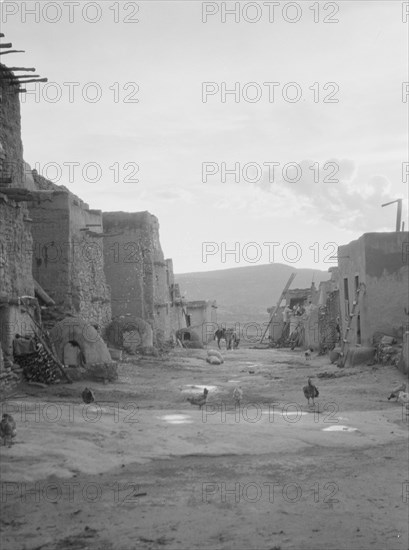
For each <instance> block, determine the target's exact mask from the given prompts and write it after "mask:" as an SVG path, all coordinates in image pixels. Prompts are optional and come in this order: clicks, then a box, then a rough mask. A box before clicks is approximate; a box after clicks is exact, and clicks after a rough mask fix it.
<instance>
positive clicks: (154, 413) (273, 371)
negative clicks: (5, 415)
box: [0, 349, 409, 550]
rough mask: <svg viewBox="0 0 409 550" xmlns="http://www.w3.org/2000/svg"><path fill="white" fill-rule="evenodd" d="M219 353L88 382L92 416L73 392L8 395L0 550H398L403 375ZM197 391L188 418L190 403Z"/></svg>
mask: <svg viewBox="0 0 409 550" xmlns="http://www.w3.org/2000/svg"><path fill="white" fill-rule="evenodd" d="M224 355H225V363H224V364H223V365H221V366H215V365H209V364H208V363H206V362H205V357H206V351H205V350H175V351H173V352H171V353H170V354H169V355H166V356H163V357H161V358H158V359H149V360H148V359H147V358H140V359H136V358H133V359H132V360H131V359H130V360H129V361H126V362H124V363H121V364H120V367H119V380H118V381H117V382H116V383H114V384H108V385H103V384H90V387H92V389H93V390H94V392H95V395H96V401H97V402H96V403H94V404H92V405H84V404H83V403H82V400H81V391H82V389H83V388H84V386H85V385H86V384H84V383H78V382H77V383H74V384H71V385H66V384H60V385H55V386H52V387H49V388H46V389H43V388H38V387H34V386H28V385H23V386H21V387H20V388H19V389H18V390H16V394H15V395H13V396H12V397H11V398H10V399H8V400H7V401H6V402H4V403H3V404H2V407H3V412H5V411H8V412H11V414H13V416H14V418H15V420H16V422H17V437H16V440H15V444H14V445H13V446H12V447H11V448H8V447H4V446H2V447H1V449H0V452H1V455H0V464H1V472H2V477H1V506H2V514H1V530H0V541H1V548H2V550H23V549H27V550H28V549H30V550H34V549H38V550H39V549H42V550H51V549H58V550H68V549H69V550H77V549H78V550H83V549H90V550H131V549H152V550H154V549H159V548H162V549H166V550H172V549H175V550H190V549H192V550H193V549H196V548H197V549H200V550H213V549H234V550H251V549H263V550H272V549H275V550H278V549H282V550H284V549H296V550H301V549H302V550H320V549H325V550H344V549H345V550H347V549H348V550H355V549H359V550H361V549H369V548H370V549H372V550H385V549H391V550H392V549H393V550H394V549H399V550H401V549H402V550H408V548H409V544H408V500H409V475H408V424H409V422H408V418H409V417H408V416H407V415H406V410H405V409H404V408H403V407H402V405H400V404H399V403H396V402H394V401H393V400H391V401H388V400H387V397H388V395H389V393H388V392H389V391H390V390H391V388H392V387H393V386H394V385H395V384H396V383H400V382H403V381H404V376H403V375H402V374H401V373H400V372H399V371H398V370H397V369H395V368H394V367H391V366H379V365H378V366H375V367H369V366H362V367H355V368H345V369H338V368H337V367H336V366H334V365H331V364H330V363H329V360H328V358H327V357H317V356H316V354H313V356H312V359H311V361H306V360H305V357H304V354H303V353H302V352H300V351H293V352H291V351H288V350H255V349H239V350H234V351H228V352H225V353H224ZM308 376H312V377H313V382H314V383H315V385H316V386H317V387H318V389H319V392H320V394H319V397H318V398H317V399H316V404H315V407H313V406H309V405H308V403H307V400H306V399H305V397H304V395H303V391H302V388H303V386H304V385H305V384H306V382H307V377H308ZM238 385H240V386H241V388H242V390H243V401H242V403H241V405H240V407H239V408H237V407H236V408H235V406H234V402H233V398H232V392H233V390H234V388H235V387H236V386H238ZM203 387H207V388H208V389H209V396H208V403H207V405H206V406H205V407H204V408H203V409H202V410H201V411H200V410H199V408H198V407H194V406H192V405H191V404H190V403H189V402H187V397H189V396H191V395H198V394H199V393H200V392H201V391H202V390H203Z"/></svg>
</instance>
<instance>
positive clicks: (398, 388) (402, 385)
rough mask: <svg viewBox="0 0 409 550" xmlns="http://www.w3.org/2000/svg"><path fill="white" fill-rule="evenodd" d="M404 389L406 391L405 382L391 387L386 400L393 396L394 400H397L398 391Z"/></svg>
mask: <svg viewBox="0 0 409 550" xmlns="http://www.w3.org/2000/svg"><path fill="white" fill-rule="evenodd" d="M404 391H406V384H401V385H400V386H397V387H396V388H393V390H392V392H391V394H390V396H389V397H388V401H390V400H391V399H392V398H395V401H397V400H398V397H399V392H404Z"/></svg>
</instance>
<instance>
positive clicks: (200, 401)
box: [187, 388, 209, 409]
mask: <svg viewBox="0 0 409 550" xmlns="http://www.w3.org/2000/svg"><path fill="white" fill-rule="evenodd" d="M208 393H209V390H208V389H207V388H205V389H204V390H203V394H202V395H199V396H195V397H188V398H187V401H189V403H190V404H191V405H197V406H198V407H199V409H201V408H202V407H203V405H205V404H206V401H207V394H208Z"/></svg>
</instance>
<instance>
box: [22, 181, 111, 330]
mask: <svg viewBox="0 0 409 550" xmlns="http://www.w3.org/2000/svg"><path fill="white" fill-rule="evenodd" d="M36 179H37V178H36ZM30 216H31V218H32V219H33V223H32V232H33V241H34V243H33V276H34V278H35V279H36V280H37V282H38V283H39V284H40V285H41V286H42V287H43V289H44V290H45V291H46V292H47V294H49V296H50V297H51V298H52V299H53V300H54V301H55V302H56V307H55V310H56V311H57V312H58V313H56V315H57V317H56V318H55V320H60V319H61V318H63V317H64V316H65V315H66V314H67V313H71V314H75V315H80V316H81V317H82V318H83V319H84V320H85V321H87V322H89V323H92V324H95V323H96V324H98V325H99V326H101V327H103V328H105V327H106V326H107V325H108V324H109V322H110V320H111V304H110V291H109V288H108V285H107V284H106V280H105V273H104V262H103V246H102V216H101V212H100V211H98V210H89V209H88V205H86V204H85V203H83V201H81V200H80V199H79V198H78V197H76V196H75V195H73V194H72V193H70V192H69V191H67V190H64V189H63V188H56V189H55V190H54V193H53V195H52V200H51V201H43V202H41V203H40V204H34V203H32V204H31V205H30ZM88 224H91V227H88V228H87V225H88ZM98 234H101V237H98Z"/></svg>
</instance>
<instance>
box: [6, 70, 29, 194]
mask: <svg viewBox="0 0 409 550" xmlns="http://www.w3.org/2000/svg"><path fill="white" fill-rule="evenodd" d="M0 75H1V78H0V95H1V101H0V143H1V144H2V147H3V150H4V153H5V156H6V162H5V164H4V169H5V171H6V172H7V173H8V174H9V175H10V176H11V179H12V182H13V185H14V186H16V187H17V185H16V184H20V185H21V183H22V182H23V174H24V161H23V143H22V141H21V113H20V94H18V93H17V87H16V86H10V84H9V83H10V80H7V79H6V77H8V76H11V75H13V73H12V72H11V71H10V70H9V69H8V68H7V67H6V66H5V65H3V64H1V63H0Z"/></svg>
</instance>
